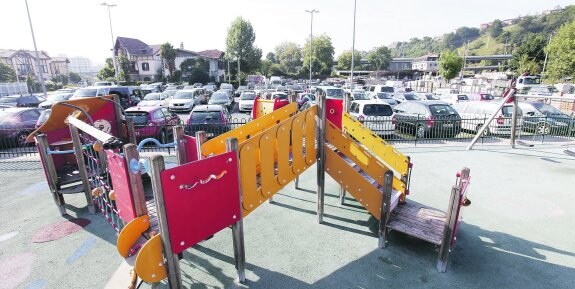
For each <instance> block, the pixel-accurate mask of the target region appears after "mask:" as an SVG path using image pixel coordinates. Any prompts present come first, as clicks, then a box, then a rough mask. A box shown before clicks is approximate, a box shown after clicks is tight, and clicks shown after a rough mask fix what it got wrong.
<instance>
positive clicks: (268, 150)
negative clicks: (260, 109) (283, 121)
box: [260, 130, 281, 199]
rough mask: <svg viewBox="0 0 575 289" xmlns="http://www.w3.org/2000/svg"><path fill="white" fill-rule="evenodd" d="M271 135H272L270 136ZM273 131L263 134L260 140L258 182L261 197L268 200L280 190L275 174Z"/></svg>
mask: <svg viewBox="0 0 575 289" xmlns="http://www.w3.org/2000/svg"><path fill="white" fill-rule="evenodd" d="M272 133H273V135H272ZM274 135H275V130H272V131H270V133H264V134H263V135H262V137H261V139H260V157H261V165H260V168H261V169H260V182H261V193H262V197H264V198H266V199H267V198H269V197H271V196H273V194H275V193H276V192H277V191H279V190H280V189H281V187H280V186H279V184H278V182H277V181H276V174H275V168H274V165H275V164H274V163H275V146H276V144H275V137H274Z"/></svg>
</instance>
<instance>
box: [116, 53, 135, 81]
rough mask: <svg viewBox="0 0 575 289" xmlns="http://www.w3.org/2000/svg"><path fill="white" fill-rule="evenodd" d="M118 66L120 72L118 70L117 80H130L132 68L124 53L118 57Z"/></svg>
mask: <svg viewBox="0 0 575 289" xmlns="http://www.w3.org/2000/svg"><path fill="white" fill-rule="evenodd" d="M118 68H119V69H120V72H118V81H120V80H124V81H126V82H130V70H132V64H131V63H130V60H129V59H128V58H127V57H126V56H125V55H120V56H119V57H118Z"/></svg>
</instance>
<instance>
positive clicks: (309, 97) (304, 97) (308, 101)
mask: <svg viewBox="0 0 575 289" xmlns="http://www.w3.org/2000/svg"><path fill="white" fill-rule="evenodd" d="M312 105H315V94H313V93H309V92H304V93H300V94H298V97H297V106H298V107H299V109H300V110H306V109H308V108H309V107H310V106H312Z"/></svg>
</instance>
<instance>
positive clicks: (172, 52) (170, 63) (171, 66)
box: [160, 42, 176, 79]
mask: <svg viewBox="0 0 575 289" xmlns="http://www.w3.org/2000/svg"><path fill="white" fill-rule="evenodd" d="M160 57H162V59H163V60H164V65H165V66H166V67H167V68H168V73H169V75H170V79H172V78H173V77H174V71H175V70H176V49H174V46H172V44H170V43H169V42H166V43H164V44H162V46H160Z"/></svg>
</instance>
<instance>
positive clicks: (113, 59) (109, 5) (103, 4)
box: [100, 2, 118, 81]
mask: <svg viewBox="0 0 575 289" xmlns="http://www.w3.org/2000/svg"><path fill="white" fill-rule="evenodd" d="M100 5H101V6H106V7H107V8H108V20H109V21H110V36H112V61H113V63H114V77H115V78H116V81H118V63H117V61H116V54H115V53H114V46H115V45H114V31H113V30H112V14H111V13H110V7H116V6H117V5H116V4H108V3H106V2H103V3H102V4H100Z"/></svg>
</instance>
